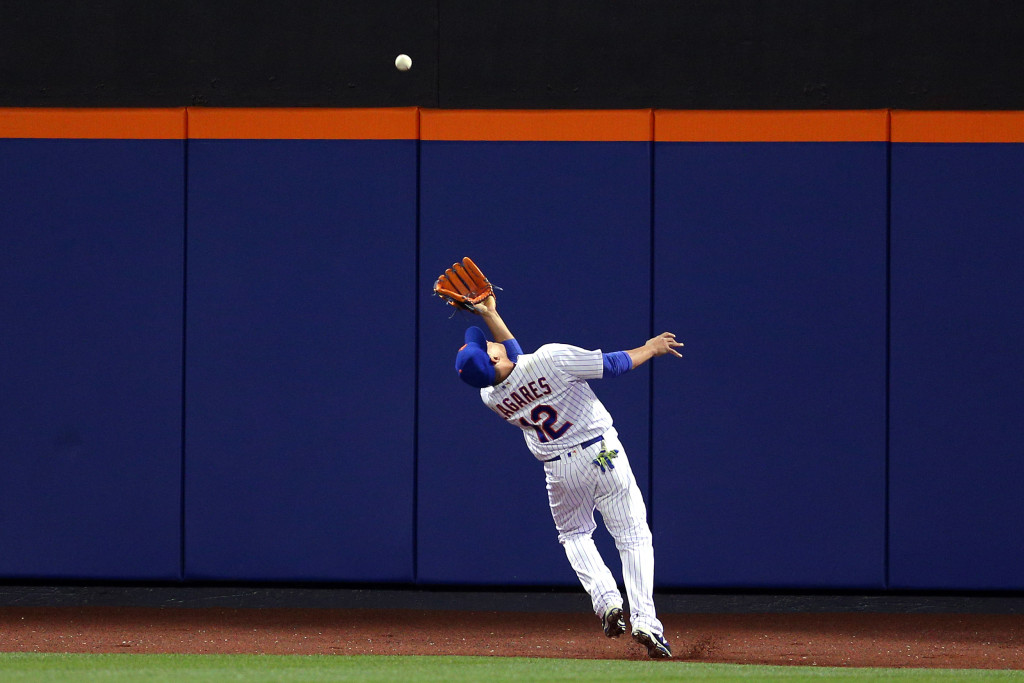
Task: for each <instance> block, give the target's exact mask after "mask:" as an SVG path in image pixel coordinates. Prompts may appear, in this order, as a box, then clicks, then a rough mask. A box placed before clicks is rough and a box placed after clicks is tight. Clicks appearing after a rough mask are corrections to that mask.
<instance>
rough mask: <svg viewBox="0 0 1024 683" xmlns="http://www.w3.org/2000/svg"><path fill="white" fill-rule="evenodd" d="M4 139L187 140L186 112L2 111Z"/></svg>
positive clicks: (0, 129) (0, 135)
mask: <svg viewBox="0 0 1024 683" xmlns="http://www.w3.org/2000/svg"><path fill="white" fill-rule="evenodd" d="M0 138H72V139H75V138H78V139H111V140H184V139H185V109H184V108H180V109H44V108H17V109H0Z"/></svg>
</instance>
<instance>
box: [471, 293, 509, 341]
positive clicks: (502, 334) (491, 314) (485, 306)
mask: <svg viewBox="0 0 1024 683" xmlns="http://www.w3.org/2000/svg"><path fill="white" fill-rule="evenodd" d="M473 308H474V311H473V312H474V313H476V314H477V315H479V316H480V317H481V318H483V319H484V323H486V324H487V329H489V330H490V331H491V337H492V338H493V339H494V341H496V342H503V341H508V340H509V339H515V337H514V336H513V335H512V333H511V332H510V331H509V329H508V326H507V325H506V324H505V321H504V320H502V319H501V316H500V315H498V301H497V299H495V298H494V296H493V295H491V296H489V297H487V298H486V299H484V300H483V301H481V302H480V303H478V304H476V305H475V306H474V307H473Z"/></svg>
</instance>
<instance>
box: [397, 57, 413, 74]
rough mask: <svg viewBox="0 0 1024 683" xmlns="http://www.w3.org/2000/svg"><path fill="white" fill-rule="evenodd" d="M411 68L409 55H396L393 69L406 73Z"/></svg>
mask: <svg viewBox="0 0 1024 683" xmlns="http://www.w3.org/2000/svg"><path fill="white" fill-rule="evenodd" d="M411 67H412V58H411V57H410V56H409V55H398V56H397V57H395V68H396V69H398V70H399V71H408V70H409V69H410V68H411Z"/></svg>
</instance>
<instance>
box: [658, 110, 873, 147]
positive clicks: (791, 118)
mask: <svg viewBox="0 0 1024 683" xmlns="http://www.w3.org/2000/svg"><path fill="white" fill-rule="evenodd" d="M654 139H655V140H656V141H658V142H885V141H887V140H888V139H889V111H888V110H886V109H881V110H877V111H875V110H872V111H662V110H658V111H655V112H654Z"/></svg>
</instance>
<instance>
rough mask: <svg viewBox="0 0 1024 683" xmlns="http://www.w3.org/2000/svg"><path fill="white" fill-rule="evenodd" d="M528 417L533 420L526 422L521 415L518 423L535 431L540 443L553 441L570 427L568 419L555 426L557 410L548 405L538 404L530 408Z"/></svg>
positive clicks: (570, 423)
mask: <svg viewBox="0 0 1024 683" xmlns="http://www.w3.org/2000/svg"><path fill="white" fill-rule="evenodd" d="M530 419H532V420H533V423H532V424H531V423H530V422H527V420H526V418H525V417H521V418H519V424H521V425H522V426H523V429H527V428H529V429H532V430H533V431H535V432H537V439H539V440H540V442H541V443H547V442H548V441H554V440H555V439H557V438H558V437H560V436H562V434H565V432H566V430H568V429H569V427H572V422H569V421H566V422H564V423H562V426H560V427H555V423H556V422H558V411H557V410H555V409H554V408H552V407H551V406H548V405H539V406H537V407H536V408H534V409H533V410H531V411H530Z"/></svg>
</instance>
